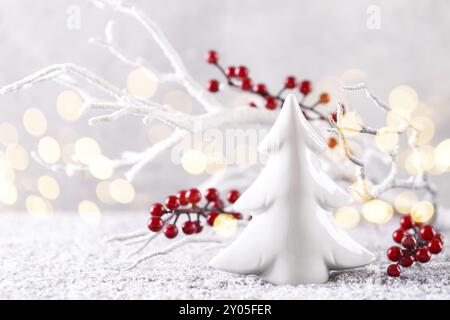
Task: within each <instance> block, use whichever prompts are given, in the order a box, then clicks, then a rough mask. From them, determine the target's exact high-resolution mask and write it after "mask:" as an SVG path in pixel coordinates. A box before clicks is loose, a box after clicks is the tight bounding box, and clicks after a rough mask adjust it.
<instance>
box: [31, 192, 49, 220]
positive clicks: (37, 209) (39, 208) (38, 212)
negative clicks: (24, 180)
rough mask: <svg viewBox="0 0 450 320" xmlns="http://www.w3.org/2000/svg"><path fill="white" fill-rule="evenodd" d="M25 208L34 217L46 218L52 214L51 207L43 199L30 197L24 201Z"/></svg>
mask: <svg viewBox="0 0 450 320" xmlns="http://www.w3.org/2000/svg"><path fill="white" fill-rule="evenodd" d="M25 207H26V208H27V211H28V213H29V214H31V215H32V216H34V217H47V216H50V215H52V214H53V207H52V205H51V204H50V202H48V201H46V200H45V199H43V198H41V197H39V196H35V195H30V196H28V197H27V198H26V199H25Z"/></svg>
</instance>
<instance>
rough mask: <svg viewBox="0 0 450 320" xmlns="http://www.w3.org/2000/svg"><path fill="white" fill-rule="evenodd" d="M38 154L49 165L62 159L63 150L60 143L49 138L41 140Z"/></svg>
mask: <svg viewBox="0 0 450 320" xmlns="http://www.w3.org/2000/svg"><path fill="white" fill-rule="evenodd" d="M38 154H39V157H40V158H41V159H42V160H43V161H45V162H47V163H50V164H52V163H55V162H57V161H58V160H59V158H60V157H61V148H60V146H59V143H58V141H56V140H55V139H54V138H52V137H49V136H46V137H43V138H41V139H40V140H39V143H38Z"/></svg>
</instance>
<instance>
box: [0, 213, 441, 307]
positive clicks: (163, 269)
mask: <svg viewBox="0 0 450 320" xmlns="http://www.w3.org/2000/svg"><path fill="white" fill-rule="evenodd" d="M144 225H145V217H144V216H142V215H140V214H128V213H126V214H125V213H123V214H104V216H103V219H102V222H101V224H100V225H99V226H97V227H90V226H87V225H85V224H83V223H82V222H81V221H80V219H79V218H78V216H77V215H75V214H60V215H57V216H55V217H53V218H50V219H35V218H32V217H29V216H27V215H25V214H13V215H7V214H4V213H2V214H1V215H0V298H1V299H31V298H36V299H449V298H450V286H449V284H450V274H449V272H450V255H449V254H448V252H447V253H444V254H441V255H440V256H437V257H434V258H433V260H432V262H431V263H429V264H428V265H426V266H424V267H419V266H415V267H413V268H411V269H410V270H407V271H406V272H404V273H403V275H402V277H401V278H398V279H391V278H388V277H387V276H386V275H385V274H384V270H385V267H386V265H387V262H386V260H385V258H384V251H385V249H386V247H387V246H389V245H390V244H391V241H390V235H389V234H390V231H391V230H392V229H393V226H384V227H382V228H376V227H373V226H367V227H366V228H364V227H361V228H360V229H359V230H356V231H355V232H354V233H353V234H352V235H353V236H354V237H355V238H357V239H358V240H359V241H361V242H362V243H364V244H365V245H366V246H367V247H368V248H370V249H372V250H374V251H375V252H376V254H377V256H378V259H377V262H376V263H374V264H372V265H370V266H367V267H365V268H362V269H357V270H353V271H350V272H340V273H333V274H332V275H331V278H330V281H329V282H328V283H326V284H325V285H307V286H295V287H294V286H273V285H271V284H268V283H265V282H264V281H261V280H259V279H257V278H256V277H254V276H237V275H233V274H227V273H222V272H218V271H216V270H213V269H211V268H209V267H208V266H207V262H208V260H209V259H210V258H211V257H212V256H213V255H214V254H215V251H214V250H204V249H201V248H202V245H198V244H192V245H190V246H187V247H185V248H183V249H179V250H178V251H175V252H173V253H171V254H169V255H166V256H160V257H157V258H155V259H153V260H150V261H147V262H144V263H143V264H141V265H139V266H138V267H137V268H136V269H134V270H132V271H125V270H124V265H123V264H122V263H121V261H122V260H123V258H124V257H125V253H126V250H127V248H126V247H123V246H120V245H118V244H105V243H104V242H103V239H104V238H105V237H106V236H109V235H111V234H114V233H117V232H120V233H122V232H128V231H133V230H135V229H139V228H143V226H144ZM446 235H447V239H448V238H449V236H450V234H448V233H447V234H446ZM160 240H162V241H159V242H155V243H154V244H153V247H152V248H153V249H154V248H156V247H160V246H163V245H165V244H167V240H164V239H160ZM447 251H448V250H447ZM380 256H381V259H380Z"/></svg>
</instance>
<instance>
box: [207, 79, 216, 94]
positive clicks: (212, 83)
mask: <svg viewBox="0 0 450 320" xmlns="http://www.w3.org/2000/svg"><path fill="white" fill-rule="evenodd" d="M208 91H210V92H217V91H219V81H217V80H216V79H211V80H209V82H208Z"/></svg>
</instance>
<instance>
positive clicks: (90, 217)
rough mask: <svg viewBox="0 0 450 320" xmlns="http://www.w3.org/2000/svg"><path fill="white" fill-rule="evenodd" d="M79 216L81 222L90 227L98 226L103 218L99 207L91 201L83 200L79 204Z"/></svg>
mask: <svg viewBox="0 0 450 320" xmlns="http://www.w3.org/2000/svg"><path fill="white" fill-rule="evenodd" d="M78 214H79V216H80V218H81V220H82V221H83V222H85V223H86V224H89V225H98V224H99V223H100V220H101V217H102V214H101V211H100V209H99V208H98V206H97V205H96V204H95V203H94V202H92V201H89V200H83V201H81V202H80V203H79V204H78Z"/></svg>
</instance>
